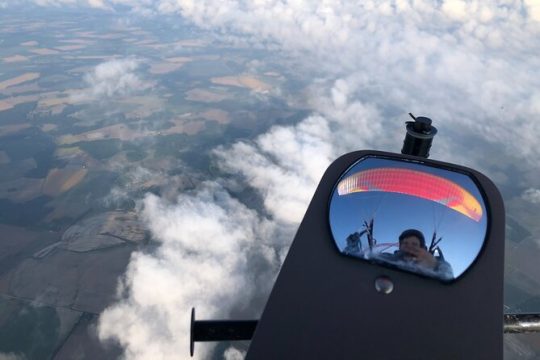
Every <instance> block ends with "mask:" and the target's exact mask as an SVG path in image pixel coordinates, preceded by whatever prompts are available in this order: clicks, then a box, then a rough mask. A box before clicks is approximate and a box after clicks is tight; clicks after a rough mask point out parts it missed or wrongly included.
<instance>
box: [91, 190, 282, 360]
mask: <svg viewBox="0 0 540 360" xmlns="http://www.w3.org/2000/svg"><path fill="white" fill-rule="evenodd" d="M194 195H195V194H191V195H190V194H182V195H180V196H179V197H178V199H177V202H176V203H168V202H167V201H166V200H163V199H160V198H158V197H156V196H154V195H147V196H146V198H145V199H144V210H143V211H142V215H143V216H144V217H145V219H146V221H147V223H148V226H149V229H150V230H151V231H152V233H153V234H154V235H155V237H156V239H157V240H159V241H160V242H161V246H160V248H159V250H158V252H157V254H154V255H151V254H144V253H135V254H134V255H133V257H132V260H131V263H130V265H129V268H128V271H127V274H126V278H125V280H124V291H125V293H126V294H127V295H129V297H128V300H126V301H124V302H120V303H117V304H116V305H113V306H111V307H109V308H108V309H107V310H105V312H104V313H103V314H102V315H101V317H100V323H99V336H100V337H101V338H113V339H117V340H118V341H119V342H120V343H121V344H122V345H123V346H124V347H125V349H126V355H127V356H128V358H131V359H178V358H187V357H188V353H189V323H190V322H189V319H190V308H191V307H192V306H196V307H197V310H198V312H197V317H198V318H203V319H204V318H209V317H220V316H221V317H224V316H226V315H227V314H228V312H229V311H231V310H232V309H233V308H240V309H241V308H242V307H246V306H248V304H249V301H250V299H251V298H252V297H253V296H254V293H255V292H257V291H261V290H262V291H268V288H269V287H270V286H271V284H272V283H273V277H274V273H275V270H276V268H277V265H278V263H279V261H278V259H277V257H276V252H275V251H274V249H273V248H272V247H271V246H270V244H268V243H267V241H268V239H271V238H272V237H273V236H278V233H279V232H277V231H276V230H275V229H274V224H272V223H270V222H268V221H265V220H264V219H261V218H260V217H259V216H258V215H257V213H256V212H255V211H253V210H250V209H248V208H246V207H245V206H244V205H243V204H241V203H240V202H238V201H237V200H235V199H233V198H231V196H230V195H229V194H228V193H227V192H226V191H224V190H223V189H222V188H221V187H220V186H219V185H217V184H215V183H204V184H201V187H200V189H199V191H198V192H197V193H196V196H194ZM241 299H244V301H242V300H241ZM210 349H211V346H210V345H209V346H202V345H198V348H197V352H196V354H197V356H198V357H199V358H201V359H204V358H207V356H208V352H209V350H210Z"/></svg>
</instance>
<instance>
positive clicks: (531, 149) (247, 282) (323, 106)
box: [0, 0, 540, 359]
mask: <svg viewBox="0 0 540 360" xmlns="http://www.w3.org/2000/svg"><path fill="white" fill-rule="evenodd" d="M31 2H32V1H10V0H8V1H7V2H6V1H3V2H2V1H1V0H0V7H22V6H26V5H28V4H29V3H31ZM34 3H35V4H37V5H39V6H50V7H55V8H62V7H69V8H76V7H80V8H81V9H85V8H88V7H92V8H98V9H102V11H107V12H108V13H113V14H118V17H119V18H121V19H124V20H125V19H129V20H130V21H137V19H140V18H141V17H143V18H151V17H155V18H156V19H159V18H160V17H162V16H167V17H182V18H184V19H186V20H187V21H188V22H191V23H192V24H194V25H196V26H198V27H200V28H202V29H206V30H207V31H209V32H211V33H216V34H217V35H216V36H218V37H219V38H220V39H221V40H222V41H224V42H227V44H233V43H238V44H240V43H241V44H242V46H246V44H247V45H249V46H253V47H257V48H260V47H263V48H267V49H268V50H269V51H273V52H276V53H278V54H280V56H282V57H283V58H285V59H288V61H290V64H291V66H295V68H296V69H297V71H298V74H299V75H300V76H303V77H305V78H306V79H311V80H309V81H310V98H309V104H310V107H311V110H312V111H311V115H310V116H308V117H306V118H305V119H303V120H301V121H299V122H297V123H295V124H291V125H288V126H275V127H273V128H271V129H270V130H269V131H268V132H267V133H265V134H262V135H260V136H258V137H257V138H255V139H252V141H249V142H247V141H245V142H238V143H235V144H233V145H232V146H227V147H221V148H218V149H215V152H214V155H213V156H214V157H215V159H216V161H217V162H218V163H219V164H220V165H221V170H222V171H223V172H225V173H229V174H231V176H230V177H228V178H227V179H223V178H218V179H209V180H208V181H207V182H203V183H201V184H200V185H199V187H198V189H196V190H194V191H192V192H190V193H184V194H181V195H179V196H178V198H177V199H175V200H174V201H170V200H167V199H164V198H160V197H158V196H155V195H147V196H146V197H145V198H144V199H143V200H142V202H141V204H140V209H141V212H142V214H143V216H144V218H145V221H146V222H147V224H148V226H149V228H150V230H151V232H152V234H153V236H154V237H155V238H156V239H157V240H158V241H159V242H160V243H161V245H160V247H159V249H158V250H157V251H156V253H154V254H147V253H134V255H133V256H132V259H131V263H130V265H129V268H128V269H127V273H126V276H125V279H124V280H123V284H122V287H121V290H122V293H123V294H124V295H125V299H124V300H121V301H119V302H118V303H116V304H114V305H112V306H111V307H109V308H108V309H107V310H106V311H105V312H104V313H103V314H102V316H101V321H100V326H99V334H100V337H102V338H103V339H115V340H117V341H119V342H120V343H121V344H122V345H123V346H124V348H125V349H126V353H125V354H126V357H127V358H129V359H158V358H163V359H169V358H170V359H173V358H174V359H178V358H179V357H180V358H181V357H183V356H185V357H186V358H187V354H188V339H189V331H188V330H189V316H190V308H191V307H192V306H196V307H197V312H198V316H199V317H200V318H216V317H218V318H219V317H222V318H227V317H229V316H230V314H231V312H234V313H235V314H242V315H244V316H245V317H253V318H255V317H258V316H259V315H260V311H261V310H262V308H261V306H262V303H261V300H260V299H261V298H263V299H264V296H265V295H266V294H268V292H269V290H270V288H271V286H272V283H273V280H274V278H275V276H276V274H277V271H278V269H279V266H280V264H281V263H282V261H283V259H284V256H285V254H286V251H287V248H288V246H289V244H290V241H291V240H292V237H293V236H294V233H295V230H296V226H297V225H298V223H299V221H300V220H301V219H302V216H303V213H304V211H305V209H306V207H307V204H308V202H309V200H310V198H311V195H312V194H313V191H314V189H315V187H316V185H317V183H318V181H319V179H320V177H321V176H322V173H323V172H324V170H325V169H326V167H327V166H328V165H329V164H330V162H331V161H332V160H333V159H335V158H336V157H337V156H339V155H340V154H343V153H345V152H348V151H352V150H358V149H366V148H373V149H378V150H387V151H399V149H400V145H401V141H402V139H403V122H404V121H406V120H408V119H407V116H406V113H407V112H409V111H410V112H413V113H415V114H416V115H426V116H430V117H432V118H433V119H434V121H435V123H436V126H437V127H438V128H439V130H440V133H439V135H438V136H437V138H436V139H435V146H434V148H433V151H432V158H435V159H438V160H445V161H451V162H457V163H460V164H463V165H467V166H471V167H474V168H477V169H479V170H481V171H483V172H485V173H486V174H487V175H488V176H490V177H492V178H493V179H494V181H495V182H496V183H497V185H498V186H499V187H502V188H504V187H508V186H513V187H515V188H516V189H517V190H518V192H519V194H520V195H519V199H520V200H519V201H520V204H522V205H520V206H528V207H530V208H531V209H532V210H531V213H535V212H536V214H537V213H538V211H539V210H540V200H539V198H540V195H539V194H540V179H539V178H538V176H537V175H538V168H539V165H540V160H539V159H540V148H539V147H538V146H537V141H538V139H539V138H540V121H539V115H540V76H538V69H539V68H540V57H538V56H537V54H540V40H538V39H540V3H539V2H538V1H535V0H525V1H512V0H507V1H504V0H501V1H495V0H493V1H459V0H451V1H437V2H430V1H423V0H416V1H405V0H402V1H399V0H398V1H381V2H378V1H377V2H375V1H373V2H370V1H363V2H356V1H320V2H308V1H300V0H281V1H278V0H254V1H249V0H247V1H238V0H237V1H234V0H230V1H223V0H207V1H205V0H196V1H195V0H193V1H192V0H185V1H182V0H177V1H174V0H162V1H152V0H141V1H127V0H113V1H107V0H89V1H77V0H38V1H34ZM120 8H122V11H119V10H118V9H120ZM126 9H127V10H126ZM171 31H173V30H172V29H171ZM138 61H139V60H138V59H132V58H126V59H121V60H117V61H116V62H107V63H104V64H102V65H100V66H98V67H96V69H95V71H94V72H93V73H90V74H89V75H88V76H87V77H86V78H85V81H86V84H87V85H88V90H87V91H85V92H83V93H81V94H76V95H74V96H76V97H77V96H79V98H84V99H86V101H90V100H89V99H92V98H97V97H100V96H109V95H111V94H114V93H118V92H120V93H122V92H126V91H129V89H132V88H134V87H138V88H140V87H141V86H142V87H143V88H144V87H146V88H147V89H151V88H152V86H153V83H152V82H153V79H152V78H151V76H146V77H144V78H142V77H140V75H137V72H136V69H137V64H138ZM143 84H145V85H143ZM509 164H514V165H515V166H517V167H518V169H519V173H517V174H516V173H508V171H506V170H507V166H508V165H509ZM238 186H240V187H242V186H249V187H251V188H253V189H255V191H256V192H258V193H259V194H260V195H261V197H262V199H263V200H264V201H263V205H264V209H263V210H264V211H262V212H261V211H258V209H252V208H249V207H248V206H247V205H245V204H243V203H242V202H240V201H239V200H237V199H235V198H234V197H232V196H231V195H230V191H229V190H230V187H238ZM509 211H510V212H511V211H512V209H509ZM212 347H213V345H211V344H205V345H198V349H197V352H196V355H197V356H198V357H199V358H201V359H203V358H207V357H208V356H209V354H210V353H211V351H212ZM240 355H241V354H240V351H238V350H235V349H234V348H231V349H229V350H228V351H227V353H226V357H227V358H229V359H235V358H238V356H240Z"/></svg>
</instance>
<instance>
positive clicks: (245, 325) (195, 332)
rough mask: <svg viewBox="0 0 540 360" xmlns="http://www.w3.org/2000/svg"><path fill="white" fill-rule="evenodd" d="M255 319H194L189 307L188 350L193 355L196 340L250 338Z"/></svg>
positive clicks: (255, 322) (193, 312) (193, 313)
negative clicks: (189, 329) (189, 331)
mask: <svg viewBox="0 0 540 360" xmlns="http://www.w3.org/2000/svg"><path fill="white" fill-rule="evenodd" d="M256 327H257V320H195V308H191V338H190V342H189V352H190V354H191V356H193V352H194V351H195V342H196V341H238V340H251V338H252V337H253V333H254V332H255V328H256Z"/></svg>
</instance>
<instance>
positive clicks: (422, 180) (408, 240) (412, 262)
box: [329, 157, 489, 281]
mask: <svg viewBox="0 0 540 360" xmlns="http://www.w3.org/2000/svg"><path fill="white" fill-rule="evenodd" d="M329 217H330V219H329V220H330V228H331V232H332V236H333V238H334V241H335V244H336V246H337V248H338V250H339V251H340V252H341V253H342V254H344V255H347V256H351V257H355V258H357V259H358V260H360V261H369V262H372V263H377V264H380V265H382V266H387V267H392V268H398V269H400V270H404V271H407V272H412V273H415V274H420V275H423V276H428V277H432V278H437V279H439V280H442V281H452V280H454V279H457V278H459V277H460V276H461V275H462V274H463V273H464V272H465V271H466V270H467V269H468V268H469V267H470V266H471V265H472V264H473V262H474V261H475V259H476V258H477V257H478V255H479V253H480V251H481V250H482V246H483V244H484V241H485V239H486V232H487V228H488V220H489V216H488V214H487V213H486V206H485V202H484V199H483V196H482V194H481V191H480V190H479V187H478V186H477V184H476V183H475V181H474V180H473V178H472V177H471V176H470V175H468V174H466V173H461V172H456V171H455V170H452V171H450V170H448V169H444V168H439V167H434V166H430V165H426V164H424V163H420V162H415V161H412V160H405V159H403V160H396V159H385V158H380V157H366V158H363V159H361V160H359V161H357V162H356V163H355V164H354V165H353V166H351V167H350V168H349V169H348V170H347V171H346V172H345V173H344V174H343V175H342V176H341V177H340V179H339V181H338V183H337V184H336V186H335V187H334V190H333V192H332V195H331V199H330V206H329Z"/></svg>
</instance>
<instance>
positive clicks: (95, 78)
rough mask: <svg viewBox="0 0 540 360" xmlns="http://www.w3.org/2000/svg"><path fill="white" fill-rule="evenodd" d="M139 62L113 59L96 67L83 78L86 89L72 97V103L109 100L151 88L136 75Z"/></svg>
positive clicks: (130, 59) (148, 83) (129, 59)
mask: <svg viewBox="0 0 540 360" xmlns="http://www.w3.org/2000/svg"><path fill="white" fill-rule="evenodd" d="M138 67H139V61H138V60H136V59H132V58H127V59H114V60H109V61H105V62H103V63H101V64H99V65H97V66H96V67H95V68H94V70H93V71H92V72H90V73H88V74H86V75H85V76H84V81H85V83H86V84H87V85H88V87H87V88H86V89H84V90H82V91H79V92H76V93H74V94H73V95H72V97H73V100H74V101H92V100H100V99H110V98H111V97H114V96H124V95H129V94H132V93H137V92H140V91H143V90H146V89H148V88H150V87H151V86H152V84H151V83H150V82H148V81H143V80H142V79H141V78H140V77H139V76H138V75H137V74H136V72H135V71H136V70H137V68H138Z"/></svg>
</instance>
